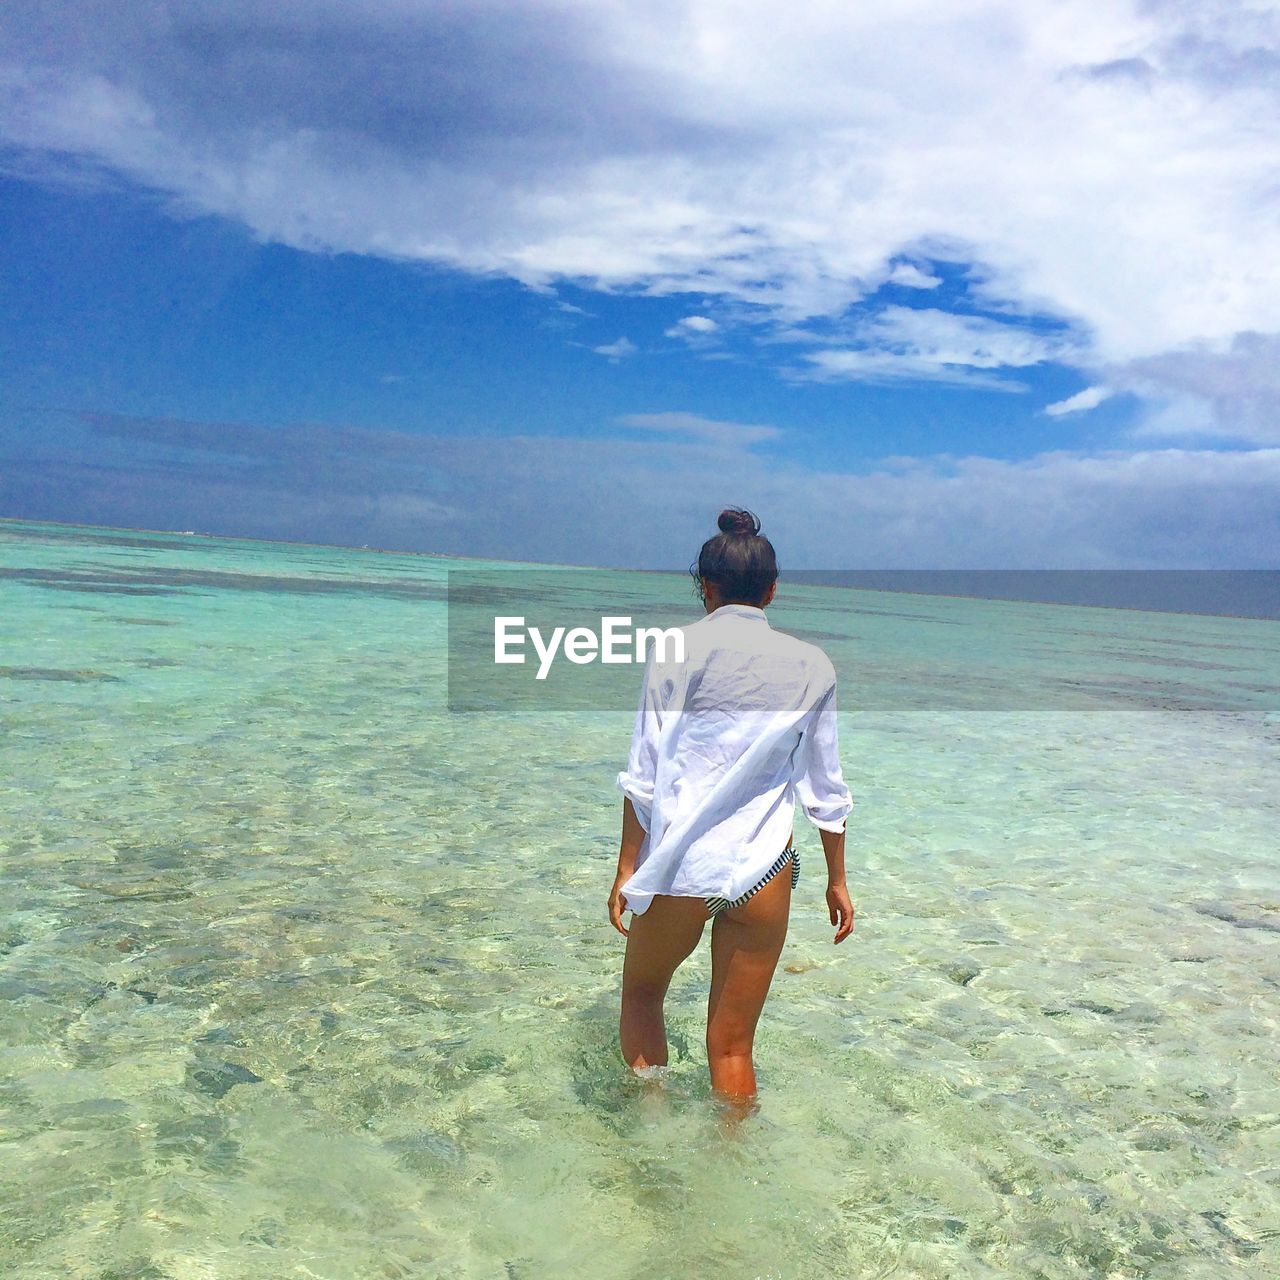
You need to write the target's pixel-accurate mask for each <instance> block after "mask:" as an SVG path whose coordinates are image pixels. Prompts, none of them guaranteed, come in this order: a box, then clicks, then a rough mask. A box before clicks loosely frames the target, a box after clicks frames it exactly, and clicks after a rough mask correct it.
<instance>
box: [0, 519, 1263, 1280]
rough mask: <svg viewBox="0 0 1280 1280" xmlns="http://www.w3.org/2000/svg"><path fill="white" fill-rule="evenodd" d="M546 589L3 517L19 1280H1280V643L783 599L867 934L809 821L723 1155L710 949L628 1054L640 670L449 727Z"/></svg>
mask: <svg viewBox="0 0 1280 1280" xmlns="http://www.w3.org/2000/svg"><path fill="white" fill-rule="evenodd" d="M522 572H526V570H520V569H517V568H515V567H513V566H511V565H501V564H496V563H487V564H485V563H473V562H465V563H464V562H459V561H456V560H450V559H445V558H436V557H431V556H414V555H398V554H382V553H378V552H374V551H365V550H347V549H340V548H331V547H308V546H297V545H285V544H268V543H260V542H249V541H236V540H231V539H221V538H219V539H213V538H202V537H193V536H181V535H172V534H149V533H142V532H136V531H125V530H109V529H90V528H79V527H70V526H58V525H42V524H32V523H22V522H0V717H2V730H3V736H2V737H0V857H2V858H3V864H2V865H3V877H2V879H0V897H2V901H3V911H2V912H0V995H2V996H3V1002H2V1003H0V1133H2V1134H3V1137H2V1138H0V1142H2V1143H3V1147H2V1150H3V1159H2V1160H0V1194H2V1197H3V1205H4V1212H3V1214H2V1215H0V1273H3V1274H4V1275H5V1276H13V1277H15V1278H16V1277H21V1278H22V1280H45V1278H48V1280H53V1278H54V1277H57V1278H58V1280H66V1278H67V1277H73V1278H76V1280H80V1278H83V1280H126V1278H129V1280H161V1278H165V1280H196V1278H199V1280H215V1278H216V1280H233V1278H234V1280H240V1278H243V1280H274V1278H275V1277H281V1278H282V1280H283V1278H284V1277H291V1278H292V1277H313V1278H320V1280H363V1278H365V1277H369V1278H374V1277H376V1278H378V1280H391V1278H395V1280H399V1278H403V1280H410V1278H412V1280H420V1278H423V1277H441V1278H445V1277H448V1278H450V1280H454V1278H456V1280H471V1278H472V1277H475V1278H477V1280H479V1278H481V1277H494V1278H495V1280H540V1278H541V1277H555V1278H556V1280H574V1278H577V1277H583V1278H584V1280H585V1278H588V1277H589V1278H591V1280H609V1278H612V1277H618V1278H619V1280H621V1278H624V1277H627V1278H629V1277H639V1276H641V1275H645V1276H666V1277H679V1278H681V1280H683V1278H685V1277H693V1278H695V1280H696V1278H698V1277H702V1276H710V1275H716V1276H722V1277H734V1278H736V1277H742V1278H743V1280H746V1278H761V1280H764V1278H770V1280H773V1278H777V1280H783V1278H786V1280H792V1278H794V1280H822V1278H825V1277H858V1278H862V1277H895V1278H896V1277H902V1278H904V1280H907V1278H909V1280H915V1278H920V1280H924V1278H926V1277H928V1278H931V1280H932V1278H938V1280H941V1278H943V1277H946V1278H947V1280H955V1278H961V1277H964V1278H968V1277H973V1278H975V1280H977V1278H983V1280H986V1278H990V1277H1005V1276H1008V1277H1018V1278H1019V1280H1026V1278H1028V1277H1043V1278H1044V1280H1069V1278H1070V1280H1078V1278H1085V1277H1090V1278H1092V1277H1109V1278H1113V1280H1122V1278H1124V1280H1128V1278H1130V1277H1133V1278H1137V1277H1142V1278H1144V1280H1146V1278H1152V1280H1175V1278H1176V1280H1208V1278H1210V1277H1224V1278H1225V1277H1228V1276H1230V1277H1258V1278H1259V1280H1262V1278H1263V1277H1274V1276H1275V1275H1277V1274H1280V1072H1278V1070H1277V1053H1276V1045H1277V1031H1278V1030H1280V1027H1278V1023H1280V838H1278V837H1280V623H1277V622H1276V621H1274V620H1267V619H1265V618H1235V617H1219V616H1192V615H1189V614H1183V613H1159V612H1143V611H1139V610H1120V609H1107V608H1097V607H1089V606H1085V605H1073V606H1068V605H1060V604H1047V603H1019V602H1013V601H1007V600H981V599H952V598H945V597H942V596H926V595H910V594H902V593H888V592H884V591H873V590H865V589H855V588H851V587H840V586H830V585H826V586H819V585H813V584H806V583H803V582H799V583H795V584H793V585H791V587H790V588H788V583H787V580H786V578H785V575H784V579H783V582H782V583H781V584H780V588H779V599H778V602H777V604H776V605H775V606H772V607H771V608H770V611H769V617H770V620H771V622H772V623H773V625H774V626H776V627H780V628H782V629H783V630H795V631H796V632H797V633H798V634H806V635H809V636H810V637H812V638H815V639H818V640H819V642H820V643H822V644H823V645H824V647H825V648H827V650H828V652H830V653H831V655H832V658H833V660H834V661H835V662H836V666H837V670H838V672H839V677H840V699H841V701H840V707H841V712H840V716H841V735H842V756H843V759H844V762H845V773H846V777H847V779H848V781H849V785H850V788H851V790H852V791H853V793H854V796H855V800H856V802H857V805H856V808H855V811H854V814H853V816H852V817H851V819H850V823H849V832H850V834H849V842H848V846H849V847H848V863H849V884H850V891H851V894H852V898H853V901H854V904H855V908H856V925H855V929H854V933H853V936H852V937H851V938H850V939H849V940H848V941H847V942H845V943H843V944H842V945H841V946H840V947H839V948H833V947H832V945H831V940H830V939H831V933H832V929H831V926H830V924H829V923H828V921H827V918H826V913H825V907H824V904H823V887H824V877H823V872H822V859H821V852H820V847H819V843H818V840H817V836H816V832H814V831H813V830H812V829H810V828H809V827H808V826H807V824H804V823H803V821H801V822H800V823H799V824H798V827H797V840H798V844H799V847H800V851H801V854H800V857H801V879H800V887H799V889H798V891H797V893H796V895H795V898H794V905H793V915H792V924H791V930H790V934H789V937H788V941H787V944H786V949H785V951H784V954H783V958H782V962H781V965H780V968H779V971H778V974H777V977H776V979H775V982H774V987H773V990H772V993H771V995H770V999H769V1002H768V1004H767V1005H766V1008H765V1012H764V1016H763V1018H762V1022H761V1027H760V1032H759V1035H758V1039H757V1045H756V1050H757V1052H756V1061H757V1069H758V1072H759V1077H760V1087H761V1097H760V1103H759V1108H758V1111H757V1112H756V1113H755V1114H754V1115H752V1116H749V1117H748V1118H747V1119H746V1120H745V1121H744V1122H743V1123H741V1124H740V1125H737V1126H736V1127H733V1126H728V1127H727V1126H726V1125H725V1123H724V1120H723V1114H722V1113H721V1111H720V1110H719V1108H718V1107H717V1106H716V1105H715V1103H714V1101H713V1100H712V1099H711V1098H710V1097H709V1096H708V1088H707V1083H706V1079H705V1059H704V1053H703V1049H702V1043H701V1041H702V1034H703V1027H704V1005H705V995H706V986H707V979H708V956H707V947H706V941H705V940H704V943H703V946H702V948H701V949H700V950H699V951H698V952H697V953H695V955H694V956H693V957H692V958H691V959H690V961H689V962H688V963H687V964H686V965H685V966H684V968H683V969H682V970H681V971H680V972H679V974H678V975H677V977H676V981H675V983H674V985H673V988H672V992H671V995H670V997H669V1002H668V1018H669V1030H670V1035H671V1043H672V1063H671V1068H670V1071H669V1073H668V1075H667V1078H666V1081H665V1087H664V1088H663V1089H661V1090H659V1091H656V1092H655V1091H651V1090H648V1089H646V1088H645V1087H644V1086H643V1085H642V1084H641V1082H639V1081H637V1080H635V1079H634V1078H633V1077H631V1075H630V1073H629V1072H627V1070H626V1069H625V1068H624V1067H623V1065H622V1063H621V1061H620V1059H619V1057H618V1052H617V1047H616V1017H617V995H618V985H619V975H620V970H621V960H622V948H623V941H622V939H621V938H620V937H619V936H618V935H617V934H616V933H614V932H613V931H612V929H611V928H610V927H609V924H608V920H607V916H606V909H605V899H606V895H607V893H608V890H609V886H610V884H611V881H612V876H613V869H614V860H615V857H616V850H617V835H618V825H619V810H620V797H619V796H618V795H617V793H616V791H615V790H614V777H615V775H616V773H617V770H618V769H619V768H620V767H621V764H622V761H623V758H624V756H625V751H626V746H627V742H628V738H629V734H630V730H631V722H632V709H631V706H630V705H628V704H629V703H631V704H633V703H634V696H635V693H636V692H637V691H638V672H637V671H636V670H635V669H634V668H624V669H620V670H618V671H617V672H616V673H615V674H616V679H614V677H613V676H611V677H610V679H611V680H612V683H611V684H610V685H609V689H610V691H611V692H610V695H609V696H602V697H599V698H597V697H596V696H595V695H594V694H593V695H592V697H591V698H589V699H587V700H586V702H585V704H578V703H574V702H573V701H572V700H570V699H566V698H563V697H560V696H559V695H556V696H554V697H548V698H547V699H545V700H544V701H543V702H541V703H539V702H538V701H537V699H536V698H532V699H530V698H525V699H516V700H514V701H512V702H510V703H509V704H508V703H506V702H504V700H503V699H502V698H496V697H488V698H486V697H485V696H483V695H484V693H485V690H484V689H483V688H480V689H479V692H478V693H477V691H476V689H475V688H472V689H471V693H472V694H474V695H476V696H474V697H471V698H470V699H469V698H468V697H464V696H461V695H460V694H459V693H458V688H457V686H456V684H455V687H454V688H453V690H452V694H451V681H450V676H451V672H450V669H449V667H450V659H451V658H452V659H453V660H454V665H455V666H456V667H458V668H459V669H461V668H462V667H464V666H465V665H466V664H465V663H463V662H461V661H460V660H459V657H460V656H459V654H458V653H457V652H456V638H455V648H454V650H453V651H451V648H450V631H449V625H448V621H449V620H448V599H449V588H450V583H451V580H453V581H455V582H456V581H457V580H458V579H457V575H459V574H465V575H471V577H470V578H469V579H468V581H470V582H474V579H475V576H476V575H477V574H481V575H482V574H485V573H492V574H498V575H503V574H505V575H512V574H516V573H522ZM530 572H532V571H530ZM543 577H544V578H545V581H544V582H543V583H542V585H541V586H540V587H539V590H540V591H541V592H542V596H541V600H542V603H543V604H544V605H545V606H546V607H547V608H548V609H549V610H550V611H552V612H554V607H555V606H556V604H557V601H558V599H559V597H558V596H557V595H556V593H557V592H561V591H563V590H565V588H564V585H563V584H564V581H565V579H564V578H563V576H557V574H555V573H553V572H551V571H550V570H548V571H546V572H545V573H544V574H543ZM495 580H498V579H495ZM623 581H630V579H628V578H627V576H626V575H618V574H617V573H616V571H615V572H614V573H613V574H612V575H605V576H603V577H598V578H596V579H590V578H589V577H588V578H587V579H583V578H582V577H581V576H579V577H577V578H576V579H575V582H576V588H575V589H576V591H577V592H578V595H577V596H576V597H575V602H574V604H575V607H577V605H578V604H580V603H581V592H582V591H583V590H584V589H585V588H584V583H585V584H586V585H587V586H590V587H591V590H594V591H596V592H597V593H598V596H599V599H600V601H601V603H602V604H608V603H609V598H610V592H611V591H612V589H613V588H612V587H611V585H610V584H613V583H618V582H623ZM593 582H594V584H595V585H594V586H591V584H592V583H593ZM644 583H646V584H648V583H656V584H657V586H655V587H654V588H653V590H654V591H657V592H658V594H659V595H661V594H663V592H666V593H667V594H666V595H665V596H664V597H663V598H664V599H667V600H668V602H669V600H670V599H675V598H676V597H675V596H673V595H672V594H671V593H672V592H673V591H675V590H676V587H677V585H678V590H679V592H682V593H683V596H680V597H679V598H682V599H687V600H688V605H687V608H688V614H689V618H690V620H691V619H692V618H693V617H694V616H695V615H696V608H695V605H694V602H693V600H692V598H691V597H690V596H689V595H688V582H687V579H685V580H683V581H681V580H680V579H679V578H678V576H674V575H673V576H671V577H669V578H664V577H663V575H654V576H652V577H646V578H645V579H644ZM659 588H661V590H660V591H659V590H658V589H659ZM628 589H634V590H635V591H636V592H637V593H638V595H639V596H643V595H644V593H645V591H647V590H649V589H650V588H649V586H647V585H641V586H636V585H635V583H634V582H633V583H632V587H631V588H628ZM565 605H566V608H568V607H569V601H568V600H567V598H566V601H565ZM472 656H473V657H474V655H472ZM481 666H483V663H482V662H480V660H479V659H478V658H477V659H476V665H475V670H477V671H478V670H480V667H481ZM453 674H454V676H455V677H456V675H457V672H456V671H455V672H454V673H453ZM593 687H594V686H593ZM463 692H464V693H465V692H466V690H463ZM489 692H490V693H491V692H492V690H490V691H489ZM614 693H617V695H618V696H613V695H614Z"/></svg>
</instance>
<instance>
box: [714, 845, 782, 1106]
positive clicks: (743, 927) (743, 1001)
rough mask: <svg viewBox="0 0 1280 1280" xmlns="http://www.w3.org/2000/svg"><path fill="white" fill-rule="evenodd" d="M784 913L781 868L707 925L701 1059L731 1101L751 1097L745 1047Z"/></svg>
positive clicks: (752, 1079)
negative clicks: (707, 979)
mask: <svg viewBox="0 0 1280 1280" xmlns="http://www.w3.org/2000/svg"><path fill="white" fill-rule="evenodd" d="M790 912H791V873H790V868H785V869H784V870H782V871H780V872H779V873H778V874H777V875H776V876H774V877H773V879H772V880H770V881H769V883H768V884H767V885H765V887H764V888H763V889H761V890H760V892H759V893H757V894H756V895H755V896H754V897H751V898H748V899H747V901H746V902H744V903H743V904H742V906H740V907H731V908H729V909H728V910H726V911H722V912H721V913H720V914H719V915H718V916H717V917H716V922H715V924H714V925H712V926H711V995H710V998H709V999H708V1002H707V1063H708V1065H709V1066H710V1068H711V1087H712V1089H714V1090H715V1091H716V1092H717V1093H719V1094H721V1095H722V1096H724V1097H726V1098H730V1099H733V1100H735V1101H746V1100H749V1099H751V1098H753V1097H755V1092H756V1072H755V1065H754V1064H753V1062H752V1060H751V1049H752V1045H753V1044H754V1043H755V1036H756V1023H757V1022H758V1021H759V1019H760V1010H761V1009H763V1008H764V1000H765V996H767V995H768V994H769V984H770V983H771V982H772V981H773V973H774V970H775V969H776V968H777V966H778V957H779V956H780V955H781V954H782V944H783V943H784V942H785V941H786V937H787V919H788V917H789V915H790Z"/></svg>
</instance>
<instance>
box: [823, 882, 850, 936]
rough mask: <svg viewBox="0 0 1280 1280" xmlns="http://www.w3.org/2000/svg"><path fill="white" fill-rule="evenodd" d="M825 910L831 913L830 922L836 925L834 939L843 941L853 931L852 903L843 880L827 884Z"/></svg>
mask: <svg viewBox="0 0 1280 1280" xmlns="http://www.w3.org/2000/svg"><path fill="white" fill-rule="evenodd" d="M827 910H828V911H829V912H830V913H831V923H832V924H833V925H835V926H836V936H835V941H836V942H837V943H839V942H843V941H844V940H845V939H846V938H847V937H848V936H849V935H850V934H851V933H852V932H853V903H852V902H850V901H849V890H848V888H847V887H846V886H845V884H844V882H843V881H842V882H841V883H840V884H829V885H827Z"/></svg>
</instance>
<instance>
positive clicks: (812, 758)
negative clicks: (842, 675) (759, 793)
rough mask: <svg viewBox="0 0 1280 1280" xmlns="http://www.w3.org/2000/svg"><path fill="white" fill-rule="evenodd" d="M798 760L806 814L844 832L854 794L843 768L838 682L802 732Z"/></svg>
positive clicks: (816, 822) (800, 792)
mask: <svg viewBox="0 0 1280 1280" xmlns="http://www.w3.org/2000/svg"><path fill="white" fill-rule="evenodd" d="M797 760H798V765H799V768H798V771H797V775H796V796H797V798H798V799H799V801H800V805H801V807H802V808H803V809H804V813H805V817H806V818H808V819H809V821H810V822H812V823H813V825H814V826H815V827H819V828H821V829H822V830H823V831H843V830H844V820H845V818H847V817H848V816H849V814H850V813H851V812H852V811H853V797H852V796H851V795H850V794H849V788H848V787H847V786H846V785H845V781H844V774H843V773H842V772H841V769H840V739H839V734H838V732H837V730H836V686H835V683H834V681H833V682H832V684H831V687H830V688H829V689H828V690H827V692H826V693H825V694H823V696H822V701H821V702H819V704H818V707H817V710H816V711H815V712H814V714H813V716H812V717H811V719H810V720H809V723H808V725H807V726H806V727H805V730H804V733H803V734H802V735H801V738H800V749H799V752H798V755H797Z"/></svg>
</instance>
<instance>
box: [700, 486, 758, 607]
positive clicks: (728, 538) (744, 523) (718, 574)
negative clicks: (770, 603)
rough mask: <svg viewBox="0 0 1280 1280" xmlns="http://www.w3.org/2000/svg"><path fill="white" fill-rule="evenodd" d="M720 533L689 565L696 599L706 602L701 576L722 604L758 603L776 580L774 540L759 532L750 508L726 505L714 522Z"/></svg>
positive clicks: (704, 545) (705, 544)
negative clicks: (712, 588)
mask: <svg viewBox="0 0 1280 1280" xmlns="http://www.w3.org/2000/svg"><path fill="white" fill-rule="evenodd" d="M716 523H717V524H718V525H719V526H720V532H719V533H718V534H716V535H715V537H713V538H708V539H707V540H706V542H704V543H703V544H702V550H701V551H699V552H698V559H697V561H696V563H694V564H691V565H690V566H689V572H690V574H691V575H692V576H693V581H694V586H695V588H696V589H697V592H698V598H699V599H701V600H703V602H704V603H705V597H704V593H703V589H702V579H703V578H705V579H706V580H707V581H708V582H710V583H713V584H714V585H715V588H716V590H717V592H719V595H720V603H721V604H753V605H757V606H758V605H761V604H763V603H764V598H765V596H766V595H768V594H769V588H770V587H771V586H773V584H774V583H775V582H776V581H777V580H778V557H777V556H776V555H775V553H774V550H773V543H772V542H770V541H769V539H768V538H766V537H765V536H764V535H763V534H762V533H761V532H760V521H759V520H757V519H756V517H755V516H754V515H752V514H751V512H750V511H742V510H739V509H738V508H737V507H728V508H726V509H725V510H724V511H722V512H721V513H720V518H719V519H718V520H717V521H716Z"/></svg>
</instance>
